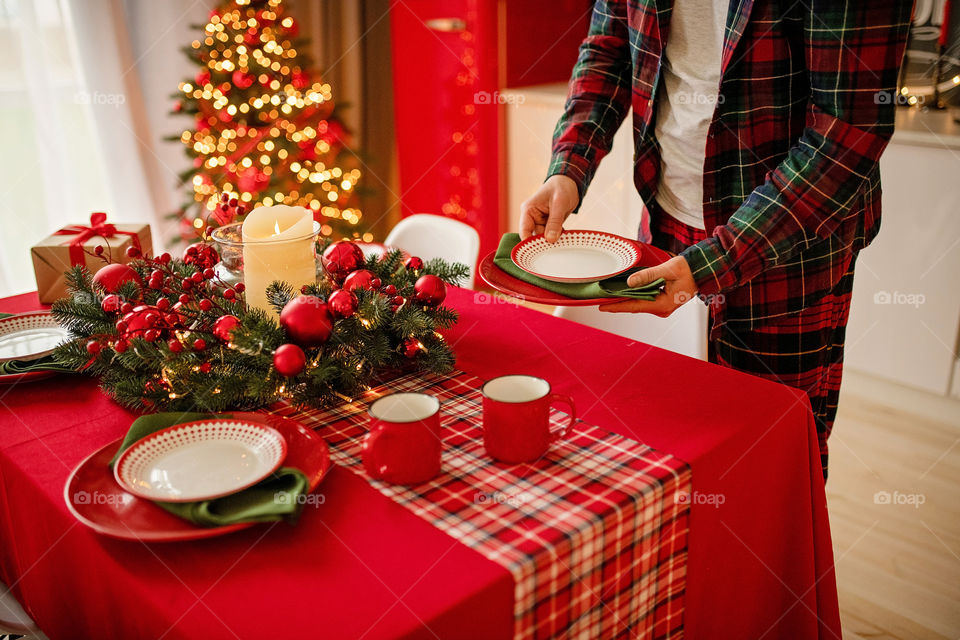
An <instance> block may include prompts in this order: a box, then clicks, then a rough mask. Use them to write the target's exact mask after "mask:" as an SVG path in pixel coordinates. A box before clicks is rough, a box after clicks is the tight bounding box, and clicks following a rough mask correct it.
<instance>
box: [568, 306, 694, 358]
mask: <svg viewBox="0 0 960 640" xmlns="http://www.w3.org/2000/svg"><path fill="white" fill-rule="evenodd" d="M553 315H555V316H557V317H560V318H566V319H568V320H573V321H574V322H579V323H580V324H585V325H588V326H591V327H595V328H597V329H602V330H603V331H609V332H610V333H615V334H617V335H620V336H623V337H625V338H630V339H631V340H637V341H638V342H645V343H647V344H652V345H654V346H656V347H660V348H662V349H669V350H670V351H674V352H676V353H681V354H683V355H686V356H690V357H692V358H699V359H700V360H706V359H707V318H708V313H707V307H706V306H705V305H703V304H702V303H701V302H700V301H699V300H691V301H690V302H688V303H687V304H685V305H683V306H682V307H680V308H679V309H677V310H676V311H674V312H673V313H672V314H671V315H670V316H669V317H666V318H659V317H657V316H655V315H651V314H649V313H604V312H602V311H598V310H597V308H596V307H557V308H556V310H555V311H554V312H553Z"/></svg>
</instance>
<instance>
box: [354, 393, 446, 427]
mask: <svg viewBox="0 0 960 640" xmlns="http://www.w3.org/2000/svg"><path fill="white" fill-rule="evenodd" d="M439 410H440V401H439V400H437V399H436V398H435V397H433V396H429V395H427V394H425V393H394V394H391V395H389V396H384V397H382V398H380V399H379V400H376V401H374V403H373V404H371V405H370V415H371V416H373V417H374V418H377V419H380V420H385V421H386V422H416V421H417V420H424V419H426V418H429V417H430V416H432V415H433V414H435V413H436V412H437V411H439Z"/></svg>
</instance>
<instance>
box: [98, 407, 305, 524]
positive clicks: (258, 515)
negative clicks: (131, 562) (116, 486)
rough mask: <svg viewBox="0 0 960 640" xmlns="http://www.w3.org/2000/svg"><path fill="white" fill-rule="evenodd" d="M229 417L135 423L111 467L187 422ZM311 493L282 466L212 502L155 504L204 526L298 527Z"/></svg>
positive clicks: (168, 417)
mask: <svg viewBox="0 0 960 640" xmlns="http://www.w3.org/2000/svg"><path fill="white" fill-rule="evenodd" d="M231 417H232V416H230V414H219V415H215V414H212V413H183V412H169V413H152V414H149V415H145V416H140V417H139V418H137V419H136V420H134V421H133V424H131V425H130V429H129V431H127V435H126V437H125V438H124V439H123V442H122V443H121V444H120V449H118V450H117V453H116V454H115V455H114V456H113V459H112V460H111V461H110V466H111V467H112V466H113V463H114V462H116V460H117V458H118V457H119V456H120V454H121V453H123V452H124V451H125V450H126V449H127V448H129V447H130V446H131V445H132V444H133V443H135V442H137V441H138V440H140V439H142V438H145V437H146V436H148V435H150V434H151V433H154V432H155V431H159V430H161V429H166V428H167V427H172V426H173V425H176V424H182V423H184V422H196V421H198V420H209V419H213V418H227V419H229V418H231ZM309 490H310V482H309V481H308V480H307V476H306V475H305V474H304V473H303V472H302V471H300V470H299V469H295V468H293V467H280V468H279V469H277V470H276V471H275V472H273V473H272V474H271V475H270V476H268V477H266V478H264V479H263V480H261V481H260V482H258V483H257V484H255V485H253V486H252V487H247V488H246V489H243V490H242V491H238V492H237V493H233V494H231V495H228V496H223V497H222V498H215V499H213V500H200V501H197V502H159V501H154V504H156V505H157V506H158V507H161V508H163V509H165V510H167V511H169V512H170V513H172V514H173V515H175V516H178V517H180V518H183V519H184V520H189V521H190V522H192V523H194V524H196V525H199V526H201V527H222V526H224V525H228V524H236V523H239V522H274V521H277V520H285V521H287V522H288V523H290V524H296V522H297V519H298V518H299V517H300V511H301V510H302V509H303V503H304V501H303V500H302V499H301V498H300V496H302V495H306V493H307V492H308V491H309Z"/></svg>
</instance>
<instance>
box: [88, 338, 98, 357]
mask: <svg viewBox="0 0 960 640" xmlns="http://www.w3.org/2000/svg"><path fill="white" fill-rule="evenodd" d="M87 353H89V354H90V355H92V356H95V355H97V354H98V353H100V343H99V342H97V341H96V340H90V341H89V342H87Z"/></svg>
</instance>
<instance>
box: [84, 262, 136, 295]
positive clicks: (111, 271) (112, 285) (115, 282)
mask: <svg viewBox="0 0 960 640" xmlns="http://www.w3.org/2000/svg"><path fill="white" fill-rule="evenodd" d="M93 281H94V283H95V284H98V285H100V286H101V287H103V288H104V289H105V290H107V291H108V292H110V293H116V292H117V289H119V288H120V285H122V284H123V283H125V282H136V283H138V284H140V283H141V281H140V276H139V275H137V272H136V271H134V270H133V267H131V266H130V265H126V264H120V263H119V262H116V263H114V264H108V265H107V266H105V267H103V268H102V269H100V270H99V271H97V272H96V273H95V274H94V276H93Z"/></svg>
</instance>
